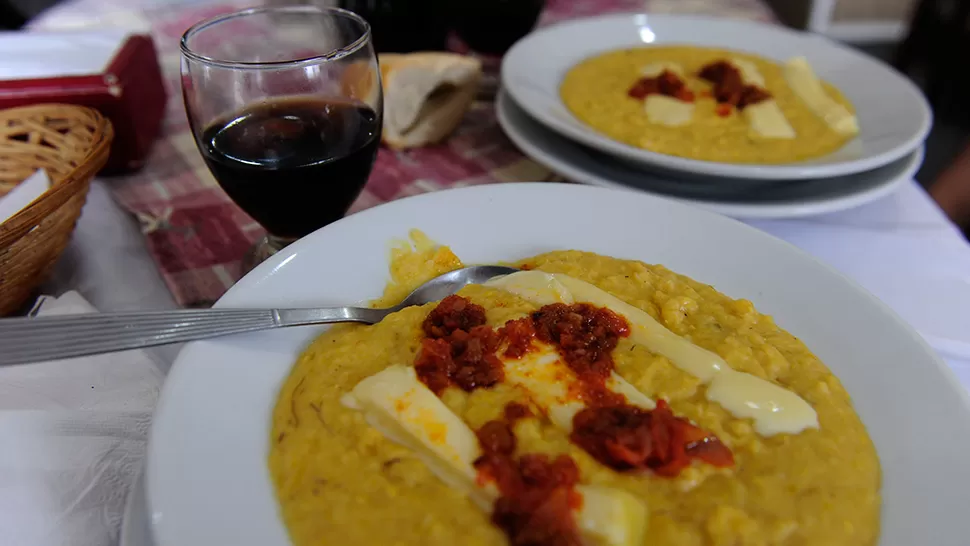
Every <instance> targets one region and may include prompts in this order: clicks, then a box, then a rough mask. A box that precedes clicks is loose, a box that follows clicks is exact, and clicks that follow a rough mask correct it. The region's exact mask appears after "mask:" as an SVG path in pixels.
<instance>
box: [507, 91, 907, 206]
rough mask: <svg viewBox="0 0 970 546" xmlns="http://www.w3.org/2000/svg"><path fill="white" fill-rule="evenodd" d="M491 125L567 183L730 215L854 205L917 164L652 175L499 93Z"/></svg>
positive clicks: (896, 183)
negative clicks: (776, 175) (789, 177)
mask: <svg viewBox="0 0 970 546" xmlns="http://www.w3.org/2000/svg"><path fill="white" fill-rule="evenodd" d="M495 109H496V112H497V114H498V122H499V125H501V126H502V129H503V130H504V131H505V134H506V135H508V137H509V139H511V140H512V142H513V143H515V145H516V146H518V147H519V149H520V150H522V153H524V154H525V155H527V156H529V157H531V158H532V159H534V160H536V161H538V162H539V163H541V164H543V165H545V166H546V167H548V168H549V169H551V170H553V171H554V172H556V173H557V174H559V175H561V176H563V177H565V178H567V179H569V180H571V181H573V182H581V183H583V184H592V185H594V186H603V187H606V188H617V189H635V190H639V191H643V192H647V193H653V194H656V195H662V196H664V197H667V198H670V199H674V200H676V201H680V202H682V203H689V204H692V205H696V206H699V207H702V208H705V209H708V210H711V211H714V212H719V213H721V214H726V215H728V216H731V217H734V218H744V219H762V220H764V219H777V218H799V217H804V216H813V215H816V214H824V213H829V212H837V211H840V210H847V209H851V208H853V207H858V206H861V205H864V204H866V203H869V202H872V201H875V200H876V199H880V198H882V197H885V196H886V195H889V194H890V193H892V192H894V191H896V190H897V189H898V188H899V187H900V186H902V185H903V184H905V183H907V182H909V181H910V180H912V178H913V175H915V174H916V171H917V170H919V167H920V165H922V163H923V147H922V146H920V147H919V148H917V149H916V151H914V152H912V153H910V154H909V155H907V156H905V157H903V158H902V159H897V160H896V161H893V162H892V163H890V164H888V165H884V166H882V167H879V168H877V169H873V170H871V171H866V172H862V173H857V174H849V175H845V176H837V177H831V178H820V179H809V180H795V181H787V182H780V183H774V184H764V183H761V181H749V180H744V179H739V178H718V177H692V178H687V179H684V178H678V177H676V175H671V174H660V173H652V172H649V171H644V170H640V169H636V168H633V167H630V166H629V165H628V164H626V163H624V162H620V161H617V160H616V158H615V157H613V156H610V155H606V154H602V153H599V152H597V151H596V150H593V149H592V148H587V147H585V146H582V145H580V144H577V143H575V142H573V141H571V140H569V139H567V138H563V137H561V136H559V135H558V134H556V133H554V132H552V131H550V130H549V129H547V128H545V127H544V126H543V125H541V124H540V123H539V122H537V121H535V120H534V119H532V118H530V117H529V116H528V114H526V113H525V112H524V111H523V110H522V109H521V108H520V107H519V106H518V105H516V104H515V102H514V101H513V100H512V99H511V98H509V97H508V95H506V94H505V92H504V91H503V92H502V93H500V94H499V96H498V100H497V101H496V103H495Z"/></svg>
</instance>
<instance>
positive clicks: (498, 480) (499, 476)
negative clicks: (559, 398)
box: [475, 405, 582, 546]
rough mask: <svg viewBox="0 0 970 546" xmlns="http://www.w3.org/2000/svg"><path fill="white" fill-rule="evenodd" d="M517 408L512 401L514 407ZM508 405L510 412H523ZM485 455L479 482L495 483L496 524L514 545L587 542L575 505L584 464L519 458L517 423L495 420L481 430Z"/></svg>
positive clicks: (536, 456)
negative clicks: (582, 535) (515, 427)
mask: <svg viewBox="0 0 970 546" xmlns="http://www.w3.org/2000/svg"><path fill="white" fill-rule="evenodd" d="M510 406H511V405H510ZM510 406H507V407H506V408H505V413H506V415H507V414H509V413H510V412H511V413H518V410H512V409H510ZM477 434H478V441H479V444H480V445H481V448H482V456H481V457H479V458H478V460H476V461H475V468H476V469H478V472H479V477H478V479H479V482H481V483H488V482H490V481H491V482H494V483H495V485H496V487H497V488H498V490H499V493H500V496H499V498H498V500H496V501H495V506H494V509H493V511H492V522H493V523H495V525H497V526H498V527H499V528H500V529H502V530H503V531H504V532H505V534H506V536H508V539H509V544H511V545H512V546H581V545H582V541H581V540H580V535H579V530H578V528H577V525H576V520H575V517H574V515H573V514H574V509H576V508H578V507H579V506H581V505H582V497H581V496H580V495H579V494H578V493H577V492H576V490H575V486H576V484H577V483H579V468H578V467H577V466H576V463H575V462H574V461H573V460H572V458H570V457H569V456H567V455H559V456H557V457H555V458H551V457H550V456H548V455H544V454H535V453H532V454H526V455H522V456H521V457H519V458H518V459H515V457H514V452H515V447H516V445H515V444H516V442H515V435H514V433H513V432H512V427H511V424H510V423H508V422H506V421H502V420H495V421H489V422H488V423H485V425H484V426H482V428H480V429H478V433H477Z"/></svg>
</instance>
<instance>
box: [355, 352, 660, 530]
mask: <svg viewBox="0 0 970 546" xmlns="http://www.w3.org/2000/svg"><path fill="white" fill-rule="evenodd" d="M341 402H342V403H343V404H344V405H345V406H346V407H349V408H351V409H354V410H358V411H362V412H363V413H364V418H365V419H366V420H367V422H368V423H369V424H370V425H371V426H373V427H374V428H376V429H377V430H378V431H380V432H381V433H382V434H384V436H385V437H387V438H388V439H389V440H391V441H394V442H397V443H399V444H401V445H403V446H404V447H406V448H408V449H410V450H412V451H414V452H415V453H416V454H417V455H418V456H419V457H420V458H421V460H422V461H423V462H424V463H425V464H426V465H427V466H428V468H429V469H430V470H431V471H432V472H434V473H435V475H437V476H438V477H439V478H440V479H442V481H444V482H445V483H448V484H449V485H451V486H453V487H456V488H459V489H460V490H462V491H464V492H465V493H466V494H467V495H468V496H469V498H471V499H472V501H473V502H475V504H476V505H478V506H479V507H480V508H482V509H483V510H488V511H490V510H491V508H492V505H493V504H494V502H495V500H496V499H497V498H498V496H499V493H498V490H497V489H496V488H495V486H494V484H492V483H491V482H489V483H487V484H484V485H483V484H481V483H479V482H478V481H477V479H476V476H477V473H476V470H475V467H474V462H475V460H476V459H477V458H478V457H479V456H480V455H481V448H480V447H479V444H478V438H477V437H476V436H475V433H474V431H472V429H471V428H470V427H469V426H468V425H467V424H465V422H464V421H462V420H461V419H460V418H459V417H458V416H457V415H456V414H455V413H454V412H452V411H451V410H450V409H449V408H448V406H446V405H445V404H444V402H442V401H441V400H440V399H439V398H438V397H437V396H435V394H434V393H433V392H431V390H430V389H428V387H427V386H425V385H424V384H423V383H421V382H420V381H419V380H418V378H417V375H416V374H415V372H414V368H411V367H407V366H390V367H388V368H386V369H385V370H384V371H382V372H379V373H377V374H375V375H372V376H371V377H368V378H366V379H364V380H363V381H361V382H360V383H358V384H357V386H355V387H354V389H353V390H351V391H350V393H348V394H346V395H344V397H343V399H342V400H341ZM576 492H577V493H579V495H580V496H582V500H583V502H582V505H581V506H580V507H579V508H577V509H576V512H575V514H574V516H575V518H576V523H577V525H578V527H579V530H580V532H581V534H582V537H583V541H584V543H585V544H588V545H589V546H637V545H639V544H640V541H641V537H642V536H643V532H644V529H645V527H646V507H645V506H644V505H643V502H642V501H640V500H639V499H637V498H636V497H634V496H632V495H630V494H629V493H627V492H625V491H622V490H619V489H613V488H610V487H602V486H596V485H578V486H577V487H576Z"/></svg>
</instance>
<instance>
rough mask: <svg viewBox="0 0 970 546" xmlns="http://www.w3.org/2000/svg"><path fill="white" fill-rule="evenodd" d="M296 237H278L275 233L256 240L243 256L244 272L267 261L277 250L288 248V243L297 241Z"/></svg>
mask: <svg viewBox="0 0 970 546" xmlns="http://www.w3.org/2000/svg"><path fill="white" fill-rule="evenodd" d="M295 240H296V239H295V238H294V239H291V238H288V237H277V236H275V235H269V234H267V235H266V236H265V237H263V238H262V239H260V240H258V241H256V244H254V245H253V246H252V247H251V248H250V249H249V251H247V252H246V255H245V256H243V260H242V274H243V275H245V274H246V273H249V272H250V271H252V270H253V269H255V268H256V266H257V265H259V264H261V263H263V262H265V261H266V260H268V259H269V257H270V256H272V255H273V254H276V253H277V252H279V251H281V250H283V249H284V248H286V246H287V245H289V244H290V243H292V242H293V241H295Z"/></svg>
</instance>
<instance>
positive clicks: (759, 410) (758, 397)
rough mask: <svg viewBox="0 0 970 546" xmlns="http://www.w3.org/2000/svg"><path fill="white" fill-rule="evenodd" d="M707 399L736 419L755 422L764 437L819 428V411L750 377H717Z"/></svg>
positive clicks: (721, 374)
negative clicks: (742, 418) (740, 418)
mask: <svg viewBox="0 0 970 546" xmlns="http://www.w3.org/2000/svg"><path fill="white" fill-rule="evenodd" d="M707 399H708V400H710V401H712V402H716V403H718V404H720V405H721V407H723V408H724V409H726V410H728V411H729V412H731V414H732V415H734V416H737V417H748V418H750V419H753V420H754V430H755V432H757V433H758V434H760V435H762V436H773V435H775V434H779V433H782V432H790V433H797V432H801V431H802V430H803V429H805V428H818V417H816V416H815V411H814V410H812V409H811V406H809V405H808V403H806V402H805V401H804V400H802V399H801V398H799V396H798V395H797V394H795V393H793V392H791V391H790V390H788V389H783V388H780V387H778V386H776V385H775V384H774V383H769V382H767V381H765V380H764V379H761V378H760V377H756V376H754V375H751V374H748V373H740V372H733V371H732V372H730V373H719V374H717V375H716V376H715V377H714V379H713V380H712V381H711V382H710V383H709V384H708V385H707ZM809 412H811V413H809ZM766 415H770V416H771V417H770V418H764V416H766Z"/></svg>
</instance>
